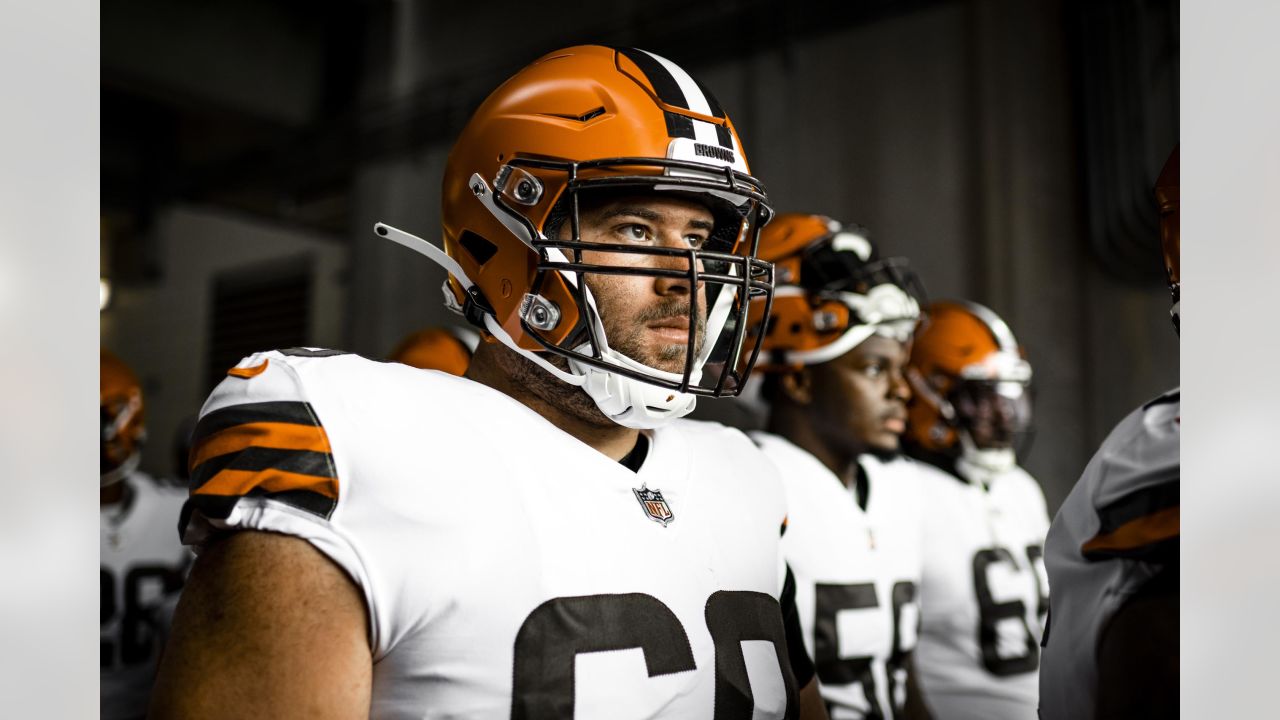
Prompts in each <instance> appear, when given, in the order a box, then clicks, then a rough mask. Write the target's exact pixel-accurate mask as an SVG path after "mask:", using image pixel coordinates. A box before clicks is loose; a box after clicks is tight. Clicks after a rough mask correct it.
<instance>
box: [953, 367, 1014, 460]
mask: <svg viewBox="0 0 1280 720" xmlns="http://www.w3.org/2000/svg"><path fill="white" fill-rule="evenodd" d="M952 395H953V396H952V404H953V405H954V406H955V408H956V413H957V414H958V415H959V416H960V418H961V421H962V422H963V423H964V425H965V427H966V429H968V431H969V436H970V437H971V438H973V444H974V445H976V446H978V448H980V449H982V450H996V449H1004V448H1009V447H1013V437H1014V433H1016V432H1017V431H1018V430H1020V429H1021V428H1022V426H1023V425H1025V424H1026V421H1027V420H1028V419H1029V417H1028V416H1029V414H1030V407H1029V402H1028V398H1027V395H1026V389H1025V387H1024V386H1023V385H1022V384H1021V383H1014V382H979V381H969V382H963V383H961V384H960V385H959V386H958V387H957V388H956V390H955V392H954V393H953V394H952Z"/></svg>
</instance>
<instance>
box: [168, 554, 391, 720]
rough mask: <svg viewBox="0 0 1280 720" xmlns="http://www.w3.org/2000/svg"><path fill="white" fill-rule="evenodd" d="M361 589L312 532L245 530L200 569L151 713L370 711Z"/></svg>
mask: <svg viewBox="0 0 1280 720" xmlns="http://www.w3.org/2000/svg"><path fill="white" fill-rule="evenodd" d="M367 628H368V620H367V616H366V610H365V604H364V598H363V596H362V595H361V593H360V591H359V589H358V588H357V587H356V586H355V584H354V583H353V582H352V581H351V579H350V578H349V577H348V576H347V575H346V573H344V572H343V571H342V570H341V569H340V568H339V567H338V566H337V565H335V564H334V563H333V562H332V561H330V560H329V559H328V558H327V557H325V556H324V555H322V554H321V553H320V552H319V551H317V550H316V549H315V548H314V547H312V546H311V545H310V544H309V543H307V542H306V541H304V540H301V539H299V538H295V537H289V536H285V535H278V534H274V533H266V532H255V531H246V532H238V533H235V534H233V535H230V536H229V537H226V538H224V539H220V540H216V541H214V542H212V543H210V544H209V545H208V546H207V547H206V548H205V550H204V552H202V553H201V555H200V557H199V559H198V560H197V561H196V563H195V567H194V568H193V569H192V572H191V576H190V579H189V580H188V582H187V586H186V589H185V590H184V591H183V595H182V599H181V601H180V602H179V603H178V609H177V612H176V614H175V617H174V623H173V630H172V634H171V635H170V639H169V643H168V646H167V647H166V649H165V653H164V657H163V659H162V661H161V666H160V670H159V673H158V675H157V677H156V684H155V689H154V690H153V693H152V700H151V712H150V717H151V718H159V719H165V718H183V719H184V720H187V719H192V720H204V719H214V718H248V717H255V718H282V719H285V718H309V719H310V718H315V719H320V720H323V719H325V718H366V717H368V715H369V702H370V688H371V685H372V656H371V653H370V649H369V642H368V629H367Z"/></svg>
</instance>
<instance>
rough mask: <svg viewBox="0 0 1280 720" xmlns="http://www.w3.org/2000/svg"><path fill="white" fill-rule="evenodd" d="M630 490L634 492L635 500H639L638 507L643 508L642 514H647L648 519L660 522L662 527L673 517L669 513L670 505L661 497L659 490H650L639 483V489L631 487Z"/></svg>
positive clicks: (673, 517)
mask: <svg viewBox="0 0 1280 720" xmlns="http://www.w3.org/2000/svg"><path fill="white" fill-rule="evenodd" d="M631 492H633V493H635V494H636V500H638V501H639V502H640V507H642V508H644V514H645V515H648V516H649V519H650V520H653V521H654V522H659V523H662V527H666V526H667V523H669V522H671V521H672V520H673V519H675V516H674V515H672V514H671V507H670V506H669V505H667V501H666V500H664V499H663V498H662V491H661V490H650V489H649V488H648V487H647V486H645V485H641V486H640V489H638V490H637V489H635V488H632V489H631Z"/></svg>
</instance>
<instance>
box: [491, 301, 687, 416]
mask: <svg viewBox="0 0 1280 720" xmlns="http://www.w3.org/2000/svg"><path fill="white" fill-rule="evenodd" d="M592 293H593V295H594V297H595V298H596V304H597V307H598V308H599V310H600V316H601V321H602V324H603V325H604V331H605V335H606V336H607V338H608V342H609V347H611V348H613V349H614V350H616V351H618V352H620V353H622V354H623V355H626V356H627V357H629V358H632V359H633V360H637V361H639V362H642V363H644V364H645V365H648V366H649V367H652V368H657V369H659V370H666V371H668V372H677V373H678V372H683V371H684V359H685V348H686V345H685V344H682V343H677V344H671V345H664V346H662V347H660V348H659V349H658V350H657V352H656V353H650V352H649V351H648V349H647V347H646V343H645V338H644V336H645V333H646V332H647V327H648V324H649V323H651V322H657V321H660V320H665V319H667V318H671V317H688V316H689V306H690V302H689V301H688V300H685V299H682V298H679V297H671V298H663V299H661V300H660V301H659V302H658V303H656V304H654V305H652V306H650V307H647V308H645V309H643V310H641V311H640V312H638V313H636V314H635V315H634V316H632V317H629V318H625V319H624V318H620V317H619V313H616V312H612V311H611V310H610V309H609V305H610V303H608V302H602V299H603V298H605V297H609V296H610V293H608V292H600V291H599V290H598V289H597V288H596V287H592ZM705 308H706V303H704V302H699V308H698V309H699V312H698V316H697V331H696V334H695V346H694V356H695V357H697V355H698V353H699V352H701V351H702V346H703V343H704V342H706V312H705ZM503 350H506V348H503ZM544 357H545V358H546V359H547V361H548V362H550V363H551V364H552V365H554V366H556V367H557V368H559V369H561V370H565V371H568V370H569V361H568V360H567V359H565V358H563V357H561V356H559V355H556V354H553V353H546V354H545V355H544ZM497 360H498V363H499V365H500V366H501V367H502V369H503V370H504V371H505V372H506V373H507V375H508V376H510V377H511V379H512V381H513V382H515V383H516V384H517V386H519V387H523V388H525V389H527V390H528V391H529V392H531V393H532V394H533V395H534V396H536V397H537V398H538V399H540V400H542V401H543V402H545V403H547V404H548V405H551V406H552V407H555V408H556V409H558V410H560V411H561V412H564V413H567V414H569V415H571V416H573V417H574V418H576V419H578V420H580V421H582V422H585V423H588V424H590V425H595V426H597V427H603V428H609V427H616V426H617V423H615V422H614V421H613V420H610V419H609V417H608V416H607V415H605V414H604V413H603V412H601V411H600V408H599V406H597V405H596V402H595V400H592V399H591V396H590V395H588V394H587V392H586V391H585V390H583V389H582V388H581V387H578V386H576V385H570V384H569V383H567V382H564V381H563V380H561V379H559V378H557V377H555V376H554V375H552V374H551V373H549V372H547V371H546V370H543V369H542V368H541V367H538V365H536V364H535V363H534V362H533V361H532V360H529V359H528V358H526V357H524V356H523V355H520V354H519V353H516V352H512V351H505V352H499V353H497Z"/></svg>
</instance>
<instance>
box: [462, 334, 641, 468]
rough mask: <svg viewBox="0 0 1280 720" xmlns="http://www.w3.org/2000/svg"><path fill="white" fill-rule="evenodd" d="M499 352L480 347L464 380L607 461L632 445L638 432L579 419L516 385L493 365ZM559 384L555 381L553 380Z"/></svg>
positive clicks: (524, 387)
mask: <svg viewBox="0 0 1280 720" xmlns="http://www.w3.org/2000/svg"><path fill="white" fill-rule="evenodd" d="M495 350H496V352H502V350H498V349H496V348H493V347H486V346H484V345H481V346H480V347H479V348H477V350H476V354H475V356H474V357H473V358H472V361H471V365H470V366H469V367H468V368H467V374H466V377H467V379H469V380H474V381H476V382H478V383H480V384H482V385H487V386H489V387H491V388H493V389H494V390H497V391H498V392H501V393H503V394H504V395H507V396H509V397H511V398H514V399H515V400H517V401H519V402H520V403H521V404H523V405H525V406H526V407H528V408H529V409H530V410H533V411H534V412H536V413H538V414H539V415H541V416H542V417H544V418H546V419H547V421H548V422H550V423H551V424H552V425H555V426H556V427H558V428H560V429H561V430H563V431H565V432H566V433H569V434H570V435H572V436H573V437H575V438H577V439H578V440H579V441H581V442H582V443H583V444H585V445H588V446H590V447H592V448H594V449H595V450H597V451H599V452H600V453H602V454H604V455H605V456H606V457H608V458H609V459H611V460H615V461H616V460H621V459H622V458H624V457H626V456H627V453H629V452H631V450H632V449H633V448H634V447H635V446H636V439H637V438H638V437H639V434H640V431H639V430H635V429H632V428H627V427H623V426H621V425H618V424H616V423H613V422H608V421H607V420H604V418H603V416H602V417H601V421H590V420H585V419H583V418H582V417H579V415H578V414H577V413H574V412H572V411H570V410H566V409H565V408H563V407H561V406H560V405H557V404H556V403H554V402H551V401H548V400H547V399H545V398H543V397H542V396H541V395H539V394H538V393H536V392H533V390H532V389H530V387H529V386H528V384H526V383H522V382H519V381H518V380H517V379H516V378H514V377H512V375H511V374H510V373H508V372H506V371H504V370H503V368H502V367H501V364H500V363H499V362H495V358H494V357H493V353H494V352H495ZM539 372H541V371H539ZM557 382H559V381H557Z"/></svg>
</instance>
